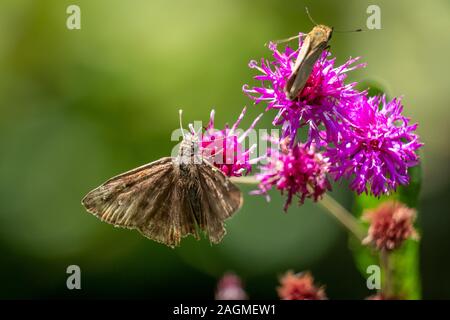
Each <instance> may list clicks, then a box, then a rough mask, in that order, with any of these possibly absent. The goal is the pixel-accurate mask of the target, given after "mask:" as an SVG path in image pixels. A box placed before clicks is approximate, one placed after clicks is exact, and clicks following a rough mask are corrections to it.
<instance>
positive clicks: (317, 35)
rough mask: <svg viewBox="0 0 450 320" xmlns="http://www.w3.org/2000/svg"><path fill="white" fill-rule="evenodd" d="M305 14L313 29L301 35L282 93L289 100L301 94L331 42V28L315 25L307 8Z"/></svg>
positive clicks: (359, 30) (295, 37)
mask: <svg viewBox="0 0 450 320" xmlns="http://www.w3.org/2000/svg"><path fill="white" fill-rule="evenodd" d="M305 9H306V14H307V15H308V17H309V20H311V22H312V23H313V24H315V26H314V28H313V29H312V30H311V31H310V32H309V33H307V34H305V35H302V37H303V39H302V40H303V42H302V46H301V48H300V51H299V53H298V56H297V60H296V61H295V65H294V67H293V71H292V74H291V75H290V76H289V78H288V80H287V82H286V85H285V87H284V92H285V93H286V97H287V98H288V99H289V100H296V99H297V98H298V96H299V94H300V93H301V92H302V90H303V87H304V86H305V84H306V82H307V81H308V78H309V76H310V74H311V72H312V69H313V67H314V65H315V63H316V62H317V60H319V58H320V56H321V55H322V52H323V51H324V50H326V49H328V48H329V45H328V42H329V41H330V40H331V36H332V35H333V30H334V29H333V28H332V27H328V26H326V25H323V24H317V23H316V22H315V21H314V19H313V18H312V17H311V15H310V14H309V10H308V8H306V7H305ZM361 31H362V29H356V30H351V31H339V30H338V31H336V32H361ZM299 37H300V36H294V37H290V38H288V39H284V40H279V41H276V42H278V43H280V42H286V41H291V40H293V39H297V38H299Z"/></svg>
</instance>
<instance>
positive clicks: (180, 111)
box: [178, 109, 186, 139]
mask: <svg viewBox="0 0 450 320" xmlns="http://www.w3.org/2000/svg"><path fill="white" fill-rule="evenodd" d="M178 114H179V117H180V129H181V134H182V135H183V139H186V136H185V135H184V129H183V119H182V116H183V110H182V109H180V110H179V111H178Z"/></svg>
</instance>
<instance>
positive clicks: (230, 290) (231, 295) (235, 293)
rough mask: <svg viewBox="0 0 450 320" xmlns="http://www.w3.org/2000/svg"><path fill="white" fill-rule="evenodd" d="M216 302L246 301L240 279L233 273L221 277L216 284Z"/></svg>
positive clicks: (246, 296) (245, 294)
mask: <svg viewBox="0 0 450 320" xmlns="http://www.w3.org/2000/svg"><path fill="white" fill-rule="evenodd" d="M215 299H216V300H248V295H247V293H246V292H245V290H244V288H243V285H242V281H241V279H240V278H239V277H238V276H237V275H235V274H234V273H231V272H228V273H226V274H224V275H223V277H222V278H221V279H220V280H219V283H218V284H217V290H216V294H215Z"/></svg>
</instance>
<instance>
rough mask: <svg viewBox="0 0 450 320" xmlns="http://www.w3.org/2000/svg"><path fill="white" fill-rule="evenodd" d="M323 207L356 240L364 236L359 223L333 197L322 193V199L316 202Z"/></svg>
mask: <svg viewBox="0 0 450 320" xmlns="http://www.w3.org/2000/svg"><path fill="white" fill-rule="evenodd" d="M318 203H319V204H320V205H321V206H322V207H323V208H325V209H327V211H328V212H329V213H330V214H331V215H332V216H333V217H334V218H336V220H338V221H339V222H340V223H341V224H342V225H343V226H344V227H345V228H347V230H348V231H350V232H351V233H352V234H353V235H354V236H355V237H356V238H357V239H358V240H360V241H362V240H363V239H364V237H365V232H364V229H363V228H362V227H361V226H360V225H359V223H358V220H356V218H355V217H354V216H353V215H352V214H351V213H350V212H348V211H347V209H345V208H344V207H343V206H341V205H340V204H339V202H337V201H336V200H335V199H334V198H333V197H331V196H329V195H327V194H324V195H323V197H322V200H321V201H319V202H318Z"/></svg>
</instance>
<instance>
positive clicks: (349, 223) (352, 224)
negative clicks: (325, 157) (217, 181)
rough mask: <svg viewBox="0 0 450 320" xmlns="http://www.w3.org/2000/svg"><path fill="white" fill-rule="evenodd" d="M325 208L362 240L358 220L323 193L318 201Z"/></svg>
mask: <svg viewBox="0 0 450 320" xmlns="http://www.w3.org/2000/svg"><path fill="white" fill-rule="evenodd" d="M231 181H232V182H234V183H238V184H251V185H257V184H258V180H257V179H256V178H255V177H253V176H247V177H232V178H231ZM318 203H319V204H320V205H321V206H322V207H323V208H325V209H326V210H327V211H328V212H329V213H330V214H331V215H332V216H333V217H334V218H336V220H337V221H339V222H340V223H341V224H342V225H343V226H344V227H345V228H346V229H347V230H348V231H349V232H351V233H352V234H353V235H354V236H355V237H356V238H357V239H358V240H360V241H362V240H363V239H364V236H365V232H364V229H363V228H362V227H361V226H360V225H359V223H358V220H356V218H355V217H354V216H353V215H352V214H351V213H350V212H348V211H347V210H346V209H345V208H344V207H342V206H341V205H340V204H339V203H338V202H337V201H336V200H334V199H333V198H332V197H331V196H329V195H327V194H324V195H323V197H322V200H321V201H319V202H318Z"/></svg>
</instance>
